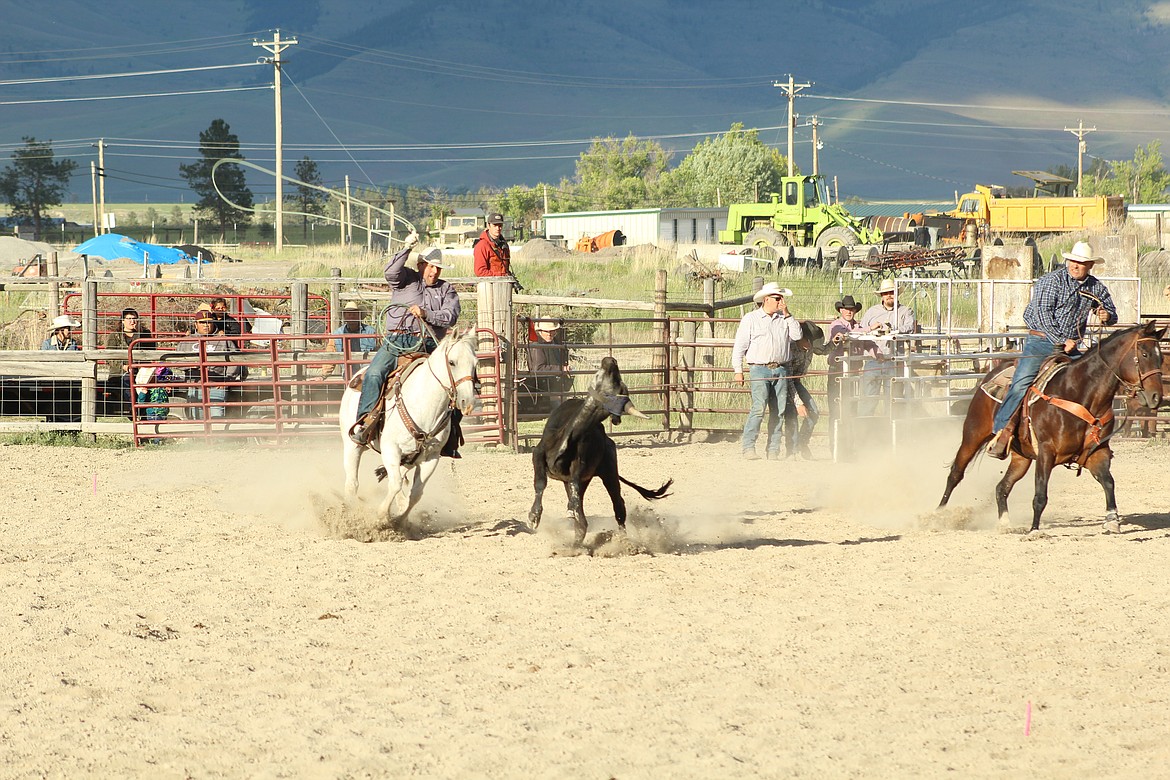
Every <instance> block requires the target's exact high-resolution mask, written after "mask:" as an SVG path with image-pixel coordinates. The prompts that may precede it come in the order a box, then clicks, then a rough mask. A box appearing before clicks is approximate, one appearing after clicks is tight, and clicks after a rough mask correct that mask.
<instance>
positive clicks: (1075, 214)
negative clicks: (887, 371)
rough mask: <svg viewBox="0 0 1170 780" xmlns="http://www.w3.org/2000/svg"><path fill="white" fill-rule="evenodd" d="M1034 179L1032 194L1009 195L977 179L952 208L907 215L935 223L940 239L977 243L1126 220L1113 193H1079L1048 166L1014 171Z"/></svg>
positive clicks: (911, 221)
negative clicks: (1034, 186) (1083, 196)
mask: <svg viewBox="0 0 1170 780" xmlns="http://www.w3.org/2000/svg"><path fill="white" fill-rule="evenodd" d="M1012 173H1014V174H1016V175H1018V176H1024V177H1026V178H1029V179H1031V180H1032V181H1034V182H1035V184H1036V189H1035V192H1034V194H1033V196H1032V197H1023V198H1020V197H1008V195H1007V191H1006V190H1005V189H1004V188H1003V187H1000V186H998V185H992V186H987V185H983V184H976V185H975V191H974V192H968V193H967V194H965V195H963V196H962V197H961V198H958V201H957V205H956V207H955V208H954V209H953V210H951V211H945V212H941V213H933V214H906V215H905V219H906V220H908V222H909V224H911V225H914V226H924V227H931V228H936V229H937V230H938V235H939V239H940V240H942V241H947V242H949V241H964V242H973V241H976V240H978V239H979V238H981V237H982V238H988V237H994V236H1043V235H1051V234H1053V233H1069V232H1073V231H1085V230H1095V229H1096V230H1100V229H1106V230H1113V229H1117V228H1119V227H1121V225H1122V224H1123V223H1124V222H1125V202H1124V201H1123V200H1122V199H1121V198H1120V197H1117V196H1114V195H1097V196H1094V197H1090V198H1076V197H1072V195H1071V194H1070V193H1071V192H1072V185H1073V182H1072V180H1070V179H1066V178H1064V177H1063V176H1057V175H1055V174H1051V173H1048V172H1046V171H1012Z"/></svg>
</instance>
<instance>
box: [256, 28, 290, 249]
mask: <svg viewBox="0 0 1170 780" xmlns="http://www.w3.org/2000/svg"><path fill="white" fill-rule="evenodd" d="M296 43H297V39H296V38H289V39H285V40H283V41H282V40H281V39H280V30H277V31H276V32H275V33H274V34H273V36H272V40H271V41H252V45H253V46H262V47H263V48H264V51H266V52H268V53H269V54H271V55H272V58H271V59H270V60H269V62H271V63H272V73H273V85H274V86H275V88H276V91H275V94H276V253H277V254H280V250H281V247H283V246H284V127H283V124H282V122H281V108H280V66H281V62H280V53H281V52H282V51H284V50H285V49H287V48H288V47H289V46H295V45H296Z"/></svg>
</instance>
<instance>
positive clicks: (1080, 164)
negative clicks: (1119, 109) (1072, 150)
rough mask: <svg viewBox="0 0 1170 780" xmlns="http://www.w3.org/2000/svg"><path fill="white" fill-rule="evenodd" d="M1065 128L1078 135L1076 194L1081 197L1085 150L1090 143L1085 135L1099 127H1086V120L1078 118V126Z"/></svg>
mask: <svg viewBox="0 0 1170 780" xmlns="http://www.w3.org/2000/svg"><path fill="white" fill-rule="evenodd" d="M1064 129H1065V130H1066V131H1068V132H1070V133H1072V134H1073V135H1075V136H1076V137H1077V191H1076V196H1077V197H1078V198H1079V197H1081V181H1083V180H1084V176H1085V150H1086V149H1087V148H1088V145H1087V144H1086V143H1085V136H1086V135H1088V134H1089V133H1092V132H1095V131H1096V130H1097V128H1095V127H1085V123H1084V121H1083V120H1081V119H1078V120H1077V126H1076V127H1066V128H1064Z"/></svg>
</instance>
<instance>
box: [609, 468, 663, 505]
mask: <svg viewBox="0 0 1170 780" xmlns="http://www.w3.org/2000/svg"><path fill="white" fill-rule="evenodd" d="M618 479H619V480H621V483H622V484H623V485H629V486H630V487H632V488H633V489H634V490H637V491H638V495H640V496H641V497H642V498H644V499H646V500H647V501H653V500H654V499H656V498H666V497H667V496H669V495H670V493H667V492H666V491H667V490H669V489H670V486H671V485H673V484H674V480H673V479H668V480H666V484H664V485H663V486H662V487H660V488H658V489H657V490H650V489H649V488H644V487H642V486H641V485H635V484H634V483H633V482H630V481H629V480H628V479H626V478H625V477H623V476H622V475H620V474H619V475H618Z"/></svg>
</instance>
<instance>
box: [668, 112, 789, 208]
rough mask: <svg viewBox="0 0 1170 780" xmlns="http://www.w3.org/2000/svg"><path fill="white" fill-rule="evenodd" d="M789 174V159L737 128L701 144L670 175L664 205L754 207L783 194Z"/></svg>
mask: <svg viewBox="0 0 1170 780" xmlns="http://www.w3.org/2000/svg"><path fill="white" fill-rule="evenodd" d="M787 172H788V161H787V159H786V158H785V157H784V155H782V154H780V153H779V152H778V151H776V150H775V149H771V148H769V147H768V146H766V145H765V144H764V143H763V142H762V141H760V139H759V134H758V133H757V132H756V131H755V130H744V128H743V124H742V123H739V122H736V123H735V124H733V125H732V126H731V129H730V130H728V131H727V132H726V133H724V134H723V135H721V136H719V137H717V138H704V139H703V140H702V141H700V142H699V143H698V145H696V146H695V148H694V149H693V150H692V151H691V153H690V154H688V155H687V156H686V157H685V158H683V161H682V162H681V163H679V166H678V167H677V168H675V169H674V170H673V171H671V172H670V173H669V174H668V175H667V181H666V183H665V185H664V188H663V195H664V201H665V203H666V204H667V205H672V206H695V207H707V206H717V205H726V204H728V203H754V202H756V201H758V200H760V199H761V198H764V197H767V194H768V193H769V192H779V191H780V177H781V176H784V175H785V174H786V173H787Z"/></svg>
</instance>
